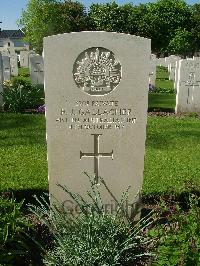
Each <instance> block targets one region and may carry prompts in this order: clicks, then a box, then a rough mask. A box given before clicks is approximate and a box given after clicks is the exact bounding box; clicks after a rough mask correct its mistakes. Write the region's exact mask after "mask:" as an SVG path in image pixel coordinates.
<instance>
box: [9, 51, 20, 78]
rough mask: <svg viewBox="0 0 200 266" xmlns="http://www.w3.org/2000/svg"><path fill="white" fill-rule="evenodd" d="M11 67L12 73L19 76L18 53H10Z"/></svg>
mask: <svg viewBox="0 0 200 266" xmlns="http://www.w3.org/2000/svg"><path fill="white" fill-rule="evenodd" d="M10 67H11V75H12V76H15V77H17V76H18V58H17V54H16V53H15V54H11V55H10Z"/></svg>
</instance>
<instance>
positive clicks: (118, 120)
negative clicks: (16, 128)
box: [56, 100, 137, 130]
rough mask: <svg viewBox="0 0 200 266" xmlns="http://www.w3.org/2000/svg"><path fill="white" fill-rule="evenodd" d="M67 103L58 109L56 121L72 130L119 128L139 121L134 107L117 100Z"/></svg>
mask: <svg viewBox="0 0 200 266" xmlns="http://www.w3.org/2000/svg"><path fill="white" fill-rule="evenodd" d="M66 105H67V107H66V108H65V107H64V106H63V107H62V108H60V109H59V110H58V111H59V116H58V117H57V119H56V122H59V123H65V124H66V125H67V127H68V129H70V130H97V129H103V130H104V129H105V130H109V129H117V130H118V129H123V128H125V127H126V126H131V125H134V124H135V123H136V121H137V118H136V117H135V115H134V111H133V109H132V107H131V108H129V107H127V106H126V107H124V106H122V105H121V104H120V103H119V101H116V100H110V101H75V102H74V103H71V101H66ZM69 105H70V107H69Z"/></svg>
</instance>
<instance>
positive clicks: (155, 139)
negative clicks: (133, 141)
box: [143, 117, 200, 196]
mask: <svg viewBox="0 0 200 266" xmlns="http://www.w3.org/2000/svg"><path fill="white" fill-rule="evenodd" d="M188 186H190V188H189V187H188ZM188 188H189V189H190V190H191V189H194V190H198V191H199V192H200V120H199V119H195V118H189V117H188V118H176V117H149V119H148V125H147V141H146V157H145V171H144V186H143V193H144V194H145V195H146V196H153V195H158V194H162V195H170V194H171V193H174V194H181V193H183V192H185V191H187V190H188Z"/></svg>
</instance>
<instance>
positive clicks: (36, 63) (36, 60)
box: [29, 55, 44, 85]
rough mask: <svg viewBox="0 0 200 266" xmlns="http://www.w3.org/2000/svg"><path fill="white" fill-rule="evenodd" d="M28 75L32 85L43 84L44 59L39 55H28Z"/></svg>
mask: <svg viewBox="0 0 200 266" xmlns="http://www.w3.org/2000/svg"><path fill="white" fill-rule="evenodd" d="M29 62H30V65H29V67H30V77H31V82H32V84H34V85H38V84H44V60H43V57H42V56H40V55H35V56H30V57H29Z"/></svg>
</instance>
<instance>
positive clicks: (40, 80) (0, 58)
mask: <svg viewBox="0 0 200 266" xmlns="http://www.w3.org/2000/svg"><path fill="white" fill-rule="evenodd" d="M19 58H20V61H19V64H20V67H26V68H29V70H30V77H31V81H32V84H44V63H43V57H42V56H40V55H37V54H35V53H34V52H32V51H22V52H20V57H19ZM0 72H1V73H0V75H1V79H0V82H1V84H2V83H3V81H9V80H10V78H11V76H18V74H19V72H18V55H17V54H16V53H9V52H8V51H2V52H0Z"/></svg>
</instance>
